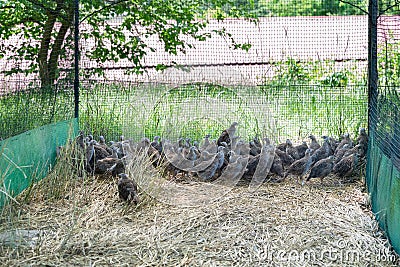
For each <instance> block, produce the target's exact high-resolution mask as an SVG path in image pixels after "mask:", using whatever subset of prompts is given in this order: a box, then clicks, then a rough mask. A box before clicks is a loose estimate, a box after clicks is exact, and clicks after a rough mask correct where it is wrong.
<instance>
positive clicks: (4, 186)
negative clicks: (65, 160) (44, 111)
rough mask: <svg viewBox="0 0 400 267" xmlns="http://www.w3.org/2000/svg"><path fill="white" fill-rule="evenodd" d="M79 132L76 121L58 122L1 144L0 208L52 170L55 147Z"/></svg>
mask: <svg viewBox="0 0 400 267" xmlns="http://www.w3.org/2000/svg"><path fill="white" fill-rule="evenodd" d="M77 132H78V121H77V119H72V120H67V121H62V122H57V123H53V124H49V125H45V126H42V127H40V128H36V129H34V130H31V131H27V132H25V133H22V134H20V135H17V136H14V137H11V138H8V139H6V140H3V141H1V142H0V182H1V184H0V185H1V186H0V207H3V206H4V204H6V203H7V202H8V201H10V197H15V196H17V195H18V194H19V193H21V192H22V191H23V190H24V189H26V188H27V187H28V186H29V185H31V184H32V183H33V182H35V181H38V180H40V179H42V178H44V177H45V176H46V175H47V173H48V171H49V170H50V169H51V167H52V166H54V163H55V159H56V148H57V146H60V145H64V144H65V143H66V141H67V140H68V139H69V138H71V136H76V135H77Z"/></svg>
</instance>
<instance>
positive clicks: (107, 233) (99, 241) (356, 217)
mask: <svg viewBox="0 0 400 267" xmlns="http://www.w3.org/2000/svg"><path fill="white" fill-rule="evenodd" d="M328 180H329V179H328ZM75 183H77V184H75V186H71V188H75V189H74V190H73V189H71V190H70V191H69V193H68V194H67V195H65V197H64V198H63V199H61V200H57V201H55V202H54V201H50V200H45V199H44V197H45V195H44V194H42V193H41V191H40V190H39V191H35V188H34V190H33V191H34V192H35V197H34V199H32V200H31V201H30V204H25V205H22V206H21V207H19V208H20V214H19V215H18V216H16V217H15V218H11V217H10V216H8V217H5V215H6V213H7V212H3V216H2V218H1V219H2V221H3V222H2V226H1V232H2V233H3V240H2V243H3V246H2V247H1V250H0V262H1V265H2V266H28V265H29V266H38V265H40V266H44V265H45V266H105V265H113V266H160V265H163V266H186V265H189V266H231V265H237V266H288V265H292V266H310V265H317V266H327V265H330V266H346V265H348V266H366V265H368V264H371V263H372V264H373V265H374V266H396V264H395V262H397V264H398V263H399V261H398V258H396V256H395V254H393V252H391V251H390V250H389V249H388V248H387V247H388V244H387V241H386V240H385V239H384V238H383V236H382V234H381V232H380V231H378V229H377V225H376V223H375V221H374V220H373V219H372V218H371V216H370V213H369V212H368V211H367V209H365V207H366V206H367V205H368V203H367V202H366V198H365V195H364V194H363V193H362V192H361V185H360V184H351V185H345V186H341V185H335V186H329V185H328V184H329V181H328V182H327V184H326V185H324V186H321V185H320V183H319V181H315V183H311V184H307V185H306V186H304V187H302V186H300V185H299V184H298V183H297V182H296V181H294V180H293V179H292V180H290V179H289V180H288V181H286V182H284V183H281V184H273V183H265V184H264V185H262V186H261V187H260V188H259V189H258V190H257V191H255V192H253V193H251V192H249V190H248V187H247V186H246V185H240V186H236V187H235V188H234V189H233V190H232V191H230V192H229V193H228V194H226V195H225V196H223V197H221V198H219V200H217V201H215V202H212V203H210V204H207V205H205V206H199V207H186V208H185V207H179V206H173V205H167V204H163V203H160V202H156V201H155V200H152V199H150V198H149V197H148V196H145V195H144V194H142V195H141V197H142V204H141V205H140V206H139V207H137V208H135V207H132V206H128V205H126V204H125V203H122V202H121V201H120V200H119V199H118V196H117V194H116V181H113V180H96V179H95V178H91V179H90V180H88V181H87V182H86V183H82V182H79V181H76V182H75ZM77 185H79V186H77ZM182 186H186V187H192V186H198V184H197V183H184V184H182ZM213 194H214V192H213V191H212V190H211V191H210V198H212V197H214V196H213ZM5 229H25V230H26V229H34V230H38V232H35V233H36V235H35V234H33V237H29V238H26V239H29V240H30V241H31V242H26V241H25V242H18V241H14V242H8V245H6V243H7V242H6V241H5V239H4V233H5V232H4V231H5ZM0 239H1V236H0ZM9 239H10V238H9ZM8 241H9V240H8ZM10 243H14V246H13V245H12V244H11V245H10ZM18 244H19V247H17V246H16V245H18Z"/></svg>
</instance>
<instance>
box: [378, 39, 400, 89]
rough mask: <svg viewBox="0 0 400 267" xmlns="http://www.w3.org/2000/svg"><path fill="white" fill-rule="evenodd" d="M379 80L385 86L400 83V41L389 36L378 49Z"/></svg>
mask: <svg viewBox="0 0 400 267" xmlns="http://www.w3.org/2000/svg"><path fill="white" fill-rule="evenodd" d="M378 72H379V82H380V85H383V86H398V85H399V84H400V42H399V41H396V40H395V38H394V37H393V36H388V38H387V39H386V40H384V42H383V43H381V44H380V47H379V51H378Z"/></svg>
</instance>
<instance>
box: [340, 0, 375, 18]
mask: <svg viewBox="0 0 400 267" xmlns="http://www.w3.org/2000/svg"><path fill="white" fill-rule="evenodd" d="M339 2H342V3H344V4H348V5H350V6H352V7H355V8H357V9H358V10H360V11H361V12H363V13H364V14H366V15H369V13H368V11H366V10H364V9H362V8H361V7H359V6H357V5H355V4H353V3H351V2H349V1H346V0H339Z"/></svg>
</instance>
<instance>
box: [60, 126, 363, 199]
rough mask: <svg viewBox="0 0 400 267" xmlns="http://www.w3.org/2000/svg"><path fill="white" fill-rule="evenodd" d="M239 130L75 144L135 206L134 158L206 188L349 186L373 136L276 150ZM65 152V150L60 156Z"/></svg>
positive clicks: (90, 166) (87, 163)
mask: <svg viewBox="0 0 400 267" xmlns="http://www.w3.org/2000/svg"><path fill="white" fill-rule="evenodd" d="M237 126H238V123H237V122H234V123H232V124H231V125H230V127H228V128H227V129H225V130H223V131H222V132H221V134H220V136H219V137H218V139H215V140H211V139H210V136H209V135H207V136H205V137H204V139H203V140H201V141H200V142H198V141H192V140H191V139H190V138H179V139H178V140H177V141H176V142H171V141H170V140H167V139H161V138H160V137H159V136H155V137H154V140H153V141H150V140H149V139H148V138H142V140H141V141H139V142H134V141H132V140H130V139H125V138H124V137H123V136H121V137H120V140H119V141H110V142H109V143H106V140H105V139H104V137H103V136H99V138H98V140H95V139H94V138H93V136H92V135H90V134H89V135H85V134H84V132H83V131H81V132H80V134H79V135H78V136H77V137H76V138H75V142H76V146H75V147H77V149H75V150H78V152H79V153H82V154H83V155H84V156H83V159H84V168H85V170H86V171H87V172H88V173H90V174H92V175H107V176H112V177H119V180H118V192H119V196H120V198H121V199H123V200H126V201H129V202H132V203H138V201H139V198H138V192H137V190H138V189H137V184H136V182H135V181H134V180H133V179H131V178H129V177H128V175H127V174H126V170H125V168H126V166H127V163H128V160H129V159H132V155H131V154H132V153H142V154H143V153H145V156H148V157H149V159H150V160H151V164H152V165H153V166H156V167H160V166H161V168H159V169H160V170H163V174H164V175H166V176H167V177H169V178H173V177H176V176H178V175H180V176H182V175H184V176H187V177H190V178H192V179H197V180H198V181H203V182H206V181H207V182H208V181H214V180H216V179H218V178H219V177H222V176H223V177H224V178H225V179H226V178H227V177H228V179H236V180H240V179H242V180H249V181H251V180H252V179H256V180H257V181H261V182H264V181H272V182H280V181H283V180H284V179H286V178H287V177H288V176H289V175H292V176H295V177H298V178H299V179H300V180H301V183H302V184H303V185H304V183H305V182H307V181H309V180H310V179H311V178H320V179H321V182H322V181H323V178H324V177H326V176H328V175H330V174H333V175H334V176H335V177H337V179H339V181H342V182H345V181H350V180H352V177H355V176H357V175H358V174H359V173H360V170H361V169H362V168H363V166H364V163H365V158H366V153H367V148H368V135H367V133H366V131H365V129H364V128H361V129H360V130H359V133H358V136H357V138H354V139H352V138H351V137H350V135H349V134H348V133H346V134H344V135H343V136H341V137H340V139H339V140H336V139H335V138H333V137H329V136H322V142H321V143H320V142H318V140H317V139H316V138H315V136H313V135H310V136H309V141H308V142H306V141H303V142H302V143H301V144H298V145H293V144H292V142H291V140H289V139H287V140H286V142H284V143H281V144H277V145H275V144H273V143H272V142H271V141H270V140H269V138H267V137H264V138H262V139H259V138H258V137H254V138H253V139H252V140H251V141H244V140H243V139H241V138H240V137H239V136H237V135H236V128H237ZM62 151H64V150H63V148H62V147H59V149H58V154H59V155H60V154H61V153H62Z"/></svg>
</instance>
